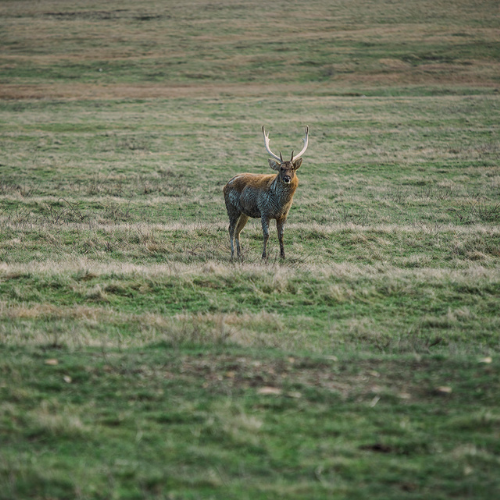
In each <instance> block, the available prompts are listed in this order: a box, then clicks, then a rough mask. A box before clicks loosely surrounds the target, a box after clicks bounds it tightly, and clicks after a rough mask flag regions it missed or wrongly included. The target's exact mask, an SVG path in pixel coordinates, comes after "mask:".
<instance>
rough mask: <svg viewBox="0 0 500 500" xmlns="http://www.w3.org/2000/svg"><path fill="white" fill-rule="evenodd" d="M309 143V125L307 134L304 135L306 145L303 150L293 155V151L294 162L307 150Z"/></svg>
mask: <svg viewBox="0 0 500 500" xmlns="http://www.w3.org/2000/svg"><path fill="white" fill-rule="evenodd" d="M308 144H309V127H306V136H305V137H304V147H303V148H302V151H301V152H300V153H299V154H298V155H297V156H293V153H292V162H294V161H295V160H298V159H299V158H300V157H301V156H302V155H303V154H304V153H305V152H306V149H307V146H308Z"/></svg>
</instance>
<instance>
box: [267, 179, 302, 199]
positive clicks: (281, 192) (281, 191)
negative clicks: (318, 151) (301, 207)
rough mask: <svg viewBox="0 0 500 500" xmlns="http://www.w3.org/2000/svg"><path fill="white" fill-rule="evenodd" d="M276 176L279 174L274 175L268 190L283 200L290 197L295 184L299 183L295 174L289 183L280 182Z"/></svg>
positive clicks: (295, 187)
mask: <svg viewBox="0 0 500 500" xmlns="http://www.w3.org/2000/svg"><path fill="white" fill-rule="evenodd" d="M278 177H279V175H276V177H275V178H274V181H273V182H272V184H271V189H270V191H271V192H272V193H273V195H274V196H276V197H277V198H280V199H283V200H285V201H286V200H289V199H291V198H292V197H293V194H294V193H295V190H296V189H297V186H298V185H299V179H298V178H297V176H295V177H294V179H293V180H292V182H290V184H285V183H283V182H280V181H279V178H278Z"/></svg>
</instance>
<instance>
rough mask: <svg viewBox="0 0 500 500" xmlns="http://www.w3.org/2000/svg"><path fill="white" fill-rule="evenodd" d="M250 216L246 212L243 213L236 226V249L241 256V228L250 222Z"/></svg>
mask: <svg viewBox="0 0 500 500" xmlns="http://www.w3.org/2000/svg"><path fill="white" fill-rule="evenodd" d="M248 219H249V217H248V216H247V215H245V214H241V215H240V217H239V219H238V222H237V223H236V228H235V230H234V239H235V240H236V250H237V252H238V257H241V250H240V233H241V230H242V229H243V228H244V227H245V224H246V223H247V222H248Z"/></svg>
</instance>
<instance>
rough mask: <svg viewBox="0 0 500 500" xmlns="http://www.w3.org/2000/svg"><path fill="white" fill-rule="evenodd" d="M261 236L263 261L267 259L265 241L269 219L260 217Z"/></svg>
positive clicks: (267, 237)
mask: <svg viewBox="0 0 500 500" xmlns="http://www.w3.org/2000/svg"><path fill="white" fill-rule="evenodd" d="M261 221H262V234H263V236H264V249H263V250H262V258H263V259H265V258H266V257H267V253H266V249H267V240H268V239H269V219H268V218H267V217H264V216H262V217H261Z"/></svg>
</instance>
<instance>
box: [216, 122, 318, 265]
mask: <svg viewBox="0 0 500 500" xmlns="http://www.w3.org/2000/svg"><path fill="white" fill-rule="evenodd" d="M305 130H306V135H305V137H304V139H303V140H304V147H303V148H302V151H300V153H298V154H297V155H295V156H294V154H293V151H292V156H291V158H290V160H289V161H285V160H283V156H282V154H281V151H280V155H279V156H277V155H275V154H274V153H273V152H272V151H271V149H270V147H269V133H268V132H267V133H266V129H265V128H264V126H263V127H262V134H263V136H264V144H265V147H266V150H267V152H268V153H269V155H270V156H271V157H272V158H269V159H268V162H269V166H270V167H271V169H273V170H275V171H276V172H277V173H276V174H248V173H246V174H238V175H236V176H234V177H233V178H232V179H231V180H230V181H229V182H228V183H227V184H226V185H225V186H224V189H223V191H224V200H225V202H226V209H227V215H228V216H229V238H230V240H231V260H233V259H234V247H235V243H236V250H237V253H238V258H241V249H240V233H241V231H242V229H243V228H244V227H245V224H246V223H247V222H248V219H249V218H250V217H252V218H254V219H260V220H261V222H262V233H263V237H264V248H263V250H262V258H263V259H266V258H267V242H268V240H269V221H270V220H271V219H276V228H277V230H278V240H279V244H280V257H281V259H284V258H285V247H284V244H283V231H284V227H285V223H286V219H287V216H288V212H289V211H290V208H291V206H292V202H293V195H294V194H295V191H296V189H297V186H298V185H299V179H298V177H297V174H296V172H297V170H298V169H299V168H300V166H301V165H302V155H303V154H304V153H305V152H306V149H307V146H308V144H309V127H306V129H305Z"/></svg>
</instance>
